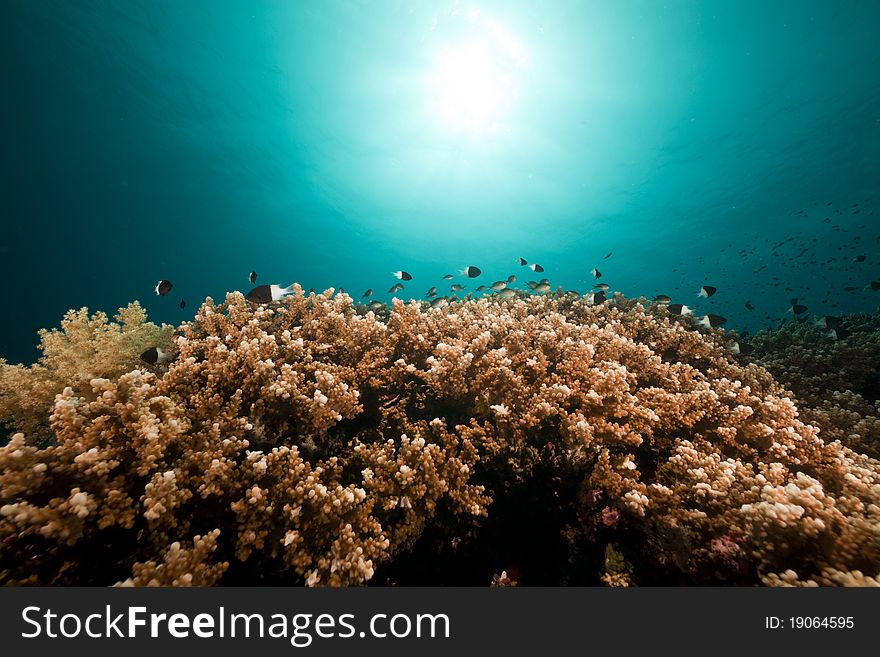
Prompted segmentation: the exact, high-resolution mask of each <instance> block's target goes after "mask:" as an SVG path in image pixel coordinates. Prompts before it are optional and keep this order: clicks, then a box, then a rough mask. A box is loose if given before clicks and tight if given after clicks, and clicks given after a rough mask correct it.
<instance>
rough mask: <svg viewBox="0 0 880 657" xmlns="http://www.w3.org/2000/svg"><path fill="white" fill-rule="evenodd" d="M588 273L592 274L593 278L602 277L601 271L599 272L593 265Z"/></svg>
mask: <svg viewBox="0 0 880 657" xmlns="http://www.w3.org/2000/svg"><path fill="white" fill-rule="evenodd" d="M590 273H591V274H592V275H593V278H602V272H600V271H599V270H598V269H596V268H595V267H593V268H592V269H591V270H590Z"/></svg>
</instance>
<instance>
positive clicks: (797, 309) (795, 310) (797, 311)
mask: <svg viewBox="0 0 880 657" xmlns="http://www.w3.org/2000/svg"><path fill="white" fill-rule="evenodd" d="M788 312H790V313H791V314H792V315H795V316H797V315H803V314H804V313H805V312H807V307H806V306H805V305H803V304H800V303H798V302H797V297H795V298H794V299H792V300H791V308H789V310H788Z"/></svg>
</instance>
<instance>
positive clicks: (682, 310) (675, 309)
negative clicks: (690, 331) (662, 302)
mask: <svg viewBox="0 0 880 657" xmlns="http://www.w3.org/2000/svg"><path fill="white" fill-rule="evenodd" d="M666 310H668V311H669V312H671V313H672V314H673V315H693V314H694V311H693V310H691V309H690V308H688V307H687V306H685V305H682V304H680V303H671V304H669V305H668V306H666Z"/></svg>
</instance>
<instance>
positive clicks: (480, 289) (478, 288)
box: [477, 285, 486, 292]
mask: <svg viewBox="0 0 880 657" xmlns="http://www.w3.org/2000/svg"><path fill="white" fill-rule="evenodd" d="M485 289H486V286H485V285H480V286H478V287H477V292H482V291H483V290H485Z"/></svg>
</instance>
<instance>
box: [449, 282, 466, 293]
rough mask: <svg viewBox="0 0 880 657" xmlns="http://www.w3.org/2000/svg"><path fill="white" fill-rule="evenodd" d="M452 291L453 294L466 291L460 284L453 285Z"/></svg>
mask: <svg viewBox="0 0 880 657" xmlns="http://www.w3.org/2000/svg"><path fill="white" fill-rule="evenodd" d="M450 289H451V290H452V291H453V292H461V291H462V290H463V289H464V287H462V286H461V285H459V284H458V283H453V284H452V287H451V288H450Z"/></svg>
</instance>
